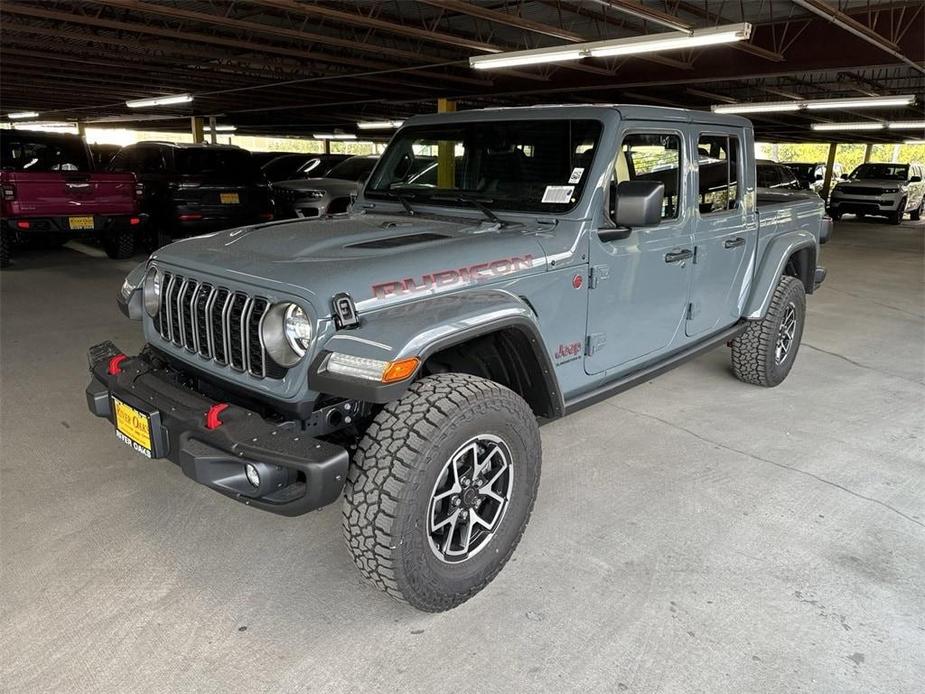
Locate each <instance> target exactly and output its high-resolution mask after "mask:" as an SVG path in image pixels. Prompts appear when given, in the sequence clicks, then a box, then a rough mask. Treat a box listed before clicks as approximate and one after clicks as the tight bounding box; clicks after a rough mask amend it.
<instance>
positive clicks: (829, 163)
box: [822, 142, 838, 200]
mask: <svg viewBox="0 0 925 694" xmlns="http://www.w3.org/2000/svg"><path fill="white" fill-rule="evenodd" d="M836 149H838V143H835V142H833V143H832V144H830V145H829V158H828V159H826V162H825V179H824V180H823V181H822V199H823V200H828V199H829V191H830V190H831V188H832V169H833V168H834V167H835V150H836Z"/></svg>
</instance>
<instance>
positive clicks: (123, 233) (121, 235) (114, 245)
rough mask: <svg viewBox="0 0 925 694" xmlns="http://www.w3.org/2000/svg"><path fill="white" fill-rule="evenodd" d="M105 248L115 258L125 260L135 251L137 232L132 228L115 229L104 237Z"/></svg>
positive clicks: (107, 253)
mask: <svg viewBox="0 0 925 694" xmlns="http://www.w3.org/2000/svg"><path fill="white" fill-rule="evenodd" d="M103 250H104V251H106V255H108V256H109V257H110V258H112V259H113V260H125V259H126V258H131V257H132V255H133V254H134V253H135V233H134V232H133V231H132V230H130V229H121V230H119V231H114V232H113V233H111V234H109V235H108V236H106V238H104V239H103Z"/></svg>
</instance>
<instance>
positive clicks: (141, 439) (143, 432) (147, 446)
mask: <svg viewBox="0 0 925 694" xmlns="http://www.w3.org/2000/svg"><path fill="white" fill-rule="evenodd" d="M111 398H112V421H113V425H114V427H115V432H116V438H117V439H119V440H120V441H122V443H124V444H126V445H127V446H129V447H130V448H132V449H133V450H134V451H136V452H137V453H140V454H141V455H143V456H145V457H146V458H158V457H161V456H162V455H163V453H162V451H161V450H160V445H159V443H160V438H161V436H160V434H161V431H162V428H161V426H160V413H159V412H157V411H154V412H149V411H145V410H142V409H139V408H138V407H135V406H133V405H130V404H128V403H127V402H125V401H124V400H122V399H121V398H119V397H117V396H115V395H113V396H111Z"/></svg>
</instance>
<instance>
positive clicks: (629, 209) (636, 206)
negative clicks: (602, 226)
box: [613, 181, 665, 229]
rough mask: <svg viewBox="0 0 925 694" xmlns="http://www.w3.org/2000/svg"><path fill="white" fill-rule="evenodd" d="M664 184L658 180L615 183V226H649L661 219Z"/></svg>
mask: <svg viewBox="0 0 925 694" xmlns="http://www.w3.org/2000/svg"><path fill="white" fill-rule="evenodd" d="M664 202H665V184H664V183H661V182H659V181H623V182H622V183H620V184H619V185H617V199H616V200H615V201H614V213H613V221H614V222H615V223H616V225H617V226H621V227H629V228H630V229H633V228H634V227H651V226H655V225H656V224H659V223H660V222H661V221H662V207H663V205H664Z"/></svg>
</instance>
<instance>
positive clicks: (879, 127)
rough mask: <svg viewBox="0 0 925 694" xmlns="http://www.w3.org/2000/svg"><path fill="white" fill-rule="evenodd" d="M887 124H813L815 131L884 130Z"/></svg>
mask: <svg viewBox="0 0 925 694" xmlns="http://www.w3.org/2000/svg"><path fill="white" fill-rule="evenodd" d="M884 128H886V123H813V124H812V129H813V130H834V131H839V130H883V129H884Z"/></svg>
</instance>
